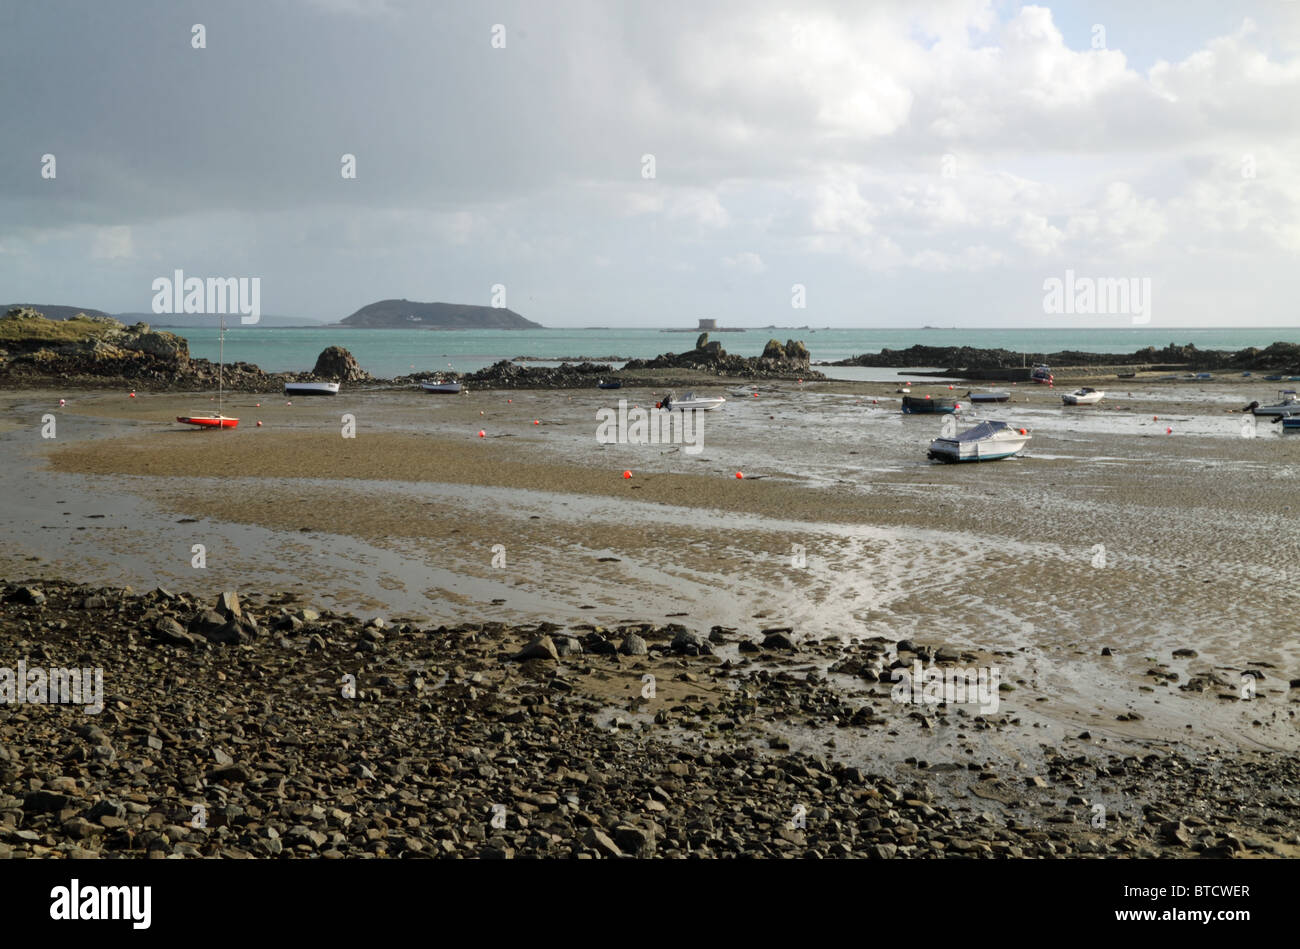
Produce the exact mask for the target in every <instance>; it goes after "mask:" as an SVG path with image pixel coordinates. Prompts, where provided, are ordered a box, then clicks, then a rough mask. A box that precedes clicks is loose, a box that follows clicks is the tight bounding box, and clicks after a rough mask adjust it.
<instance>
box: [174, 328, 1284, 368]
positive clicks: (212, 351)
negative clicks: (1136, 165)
mask: <svg viewBox="0 0 1300 949" xmlns="http://www.w3.org/2000/svg"><path fill="white" fill-rule="evenodd" d="M172 332H178V333H179V334H180V335H182V336H184V337H185V338H186V339H187V340H189V344H190V352H191V353H192V354H193V355H195V356H199V357H203V358H206V359H212V360H215V359H216V358H217V349H218V347H217V339H218V332H217V329H216V328H215V327H213V328H212V329H207V328H205V329H202V330H194V329H186V330H172ZM695 336H696V333H695V331H691V332H689V333H665V332H662V331H660V330H653V329H545V330H454V331H438V330H406V329H394V330H367V329H341V328H321V329H315V328H313V329H271V328H260V327H256V326H253V327H243V326H236V327H227V329H226V345H225V349H226V361H227V362H251V363H255V364H256V365H258V366H261V367H262V368H263V369H266V370H268V371H271V372H281V371H291V372H303V371H307V370H310V369H311V368H312V367H313V366H314V365H315V363H316V357H317V356H318V355H319V354H320V351H321V350H322V349H324V348H325V347H327V346H342V347H344V348H345V349H347V350H348V351H349V352H351V353H352V355H354V356H355V357H356V358H357V361H358V362H359V363H361V366H362V368H364V369H366V370H367V371H368V372H370V373H371V374H372V375H375V376H378V377H380V378H392V377H393V376H399V375H404V374H406V373H409V372H412V371H436V370H447V369H450V370H454V371H456V372H473V371H474V370H476V369H481V368H483V367H484V366H488V365H491V364H492V363H494V362H496V361H498V360H500V359H513V358H514V357H516V356H538V357H543V358H547V359H552V360H560V359H567V358H573V357H580V356H592V357H604V356H620V357H625V358H630V359H646V358H650V357H652V356H657V355H659V354H660V353H665V352H683V351H685V350H689V349H691V348H692V347H693V346H694V345H695ZM773 337H776V338H777V339H779V340H781V342H783V343H784V342H785V341H786V340H787V339H801V340H803V341H804V343H805V345H807V347H808V350H809V352H810V353H811V354H812V358H813V361H814V362H816V361H818V360H833V359H844V358H846V357H848V356H855V355H858V354H860V353H874V352H879V351H880V350H881V349H884V348H889V349H906V348H907V347H908V346H912V345H914V344H917V343H920V344H923V345H927V346H975V347H978V348H981V349H996V348H1001V349H1010V350H1019V351H1021V352H1024V353H1026V354H1027V356H1028V358H1029V359H1030V360H1031V361H1032V360H1033V358H1034V356H1035V354H1038V353H1049V352H1058V351H1061V350H1079V351H1082V352H1103V353H1105V352H1114V353H1128V352H1133V351H1134V350H1137V349H1141V348H1143V347H1145V346H1155V347H1156V348H1157V349H1159V348H1161V347H1163V346H1165V345H1167V344H1169V343H1177V344H1179V345H1183V344H1186V343H1193V344H1195V345H1196V346H1197V347H1198V348H1200V349H1228V350H1236V349H1244V348H1246V347H1247V346H1267V345H1268V344H1269V343H1272V342H1275V341H1277V340H1286V341H1295V340H1300V330H1292V329H1289V328H1282V327H1263V328H1233V327H1224V328H1206V327H1197V328H1190V329H1171V328H1169V327H1161V328H1158V329H1153V328H1151V327H1131V328H1121V329H930V330H922V329H815V330H806V329H800V330H795V329H778V330H769V329H755V330H746V331H744V332H739V333H715V334H713V336H712V338H713V339H716V340H718V341H719V342H721V343H722V346H723V348H724V349H726V350H727V351H728V352H730V353H736V354H737V355H740V356H757V355H758V354H759V353H761V352H762V351H763V347H764V345H766V344H767V341H768V340H769V339H771V338H773Z"/></svg>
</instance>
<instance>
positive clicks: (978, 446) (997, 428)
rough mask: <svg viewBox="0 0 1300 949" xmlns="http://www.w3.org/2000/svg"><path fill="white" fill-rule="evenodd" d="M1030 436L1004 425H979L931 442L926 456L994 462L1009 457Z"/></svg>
mask: <svg viewBox="0 0 1300 949" xmlns="http://www.w3.org/2000/svg"><path fill="white" fill-rule="evenodd" d="M1032 437H1033V436H1032V435H1030V434H1029V431H1028V430H1027V429H1023V428H1012V427H1011V426H1010V425H1009V424H1007V423H1006V422H995V421H988V422H980V423H979V424H978V425H976V426H975V427H974V428H968V429H966V431H964V432H962V433H961V434H960V435H956V436H954V437H952V438H936V439H935V440H934V441H932V442H930V451H929V454H928V455H927V457H929V458H931V459H932V460H934V461H943V462H949V463H952V462H960V461H997V460H998V459H1000V458H1010V457H1011V456H1012V455H1014V454H1016V453H1017V452H1019V451H1020V449H1022V448H1024V447H1025V443H1026V442H1028V441H1029V439H1030V438H1032Z"/></svg>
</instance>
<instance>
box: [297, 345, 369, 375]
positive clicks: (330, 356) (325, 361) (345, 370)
mask: <svg viewBox="0 0 1300 949" xmlns="http://www.w3.org/2000/svg"><path fill="white" fill-rule="evenodd" d="M311 374H312V375H313V376H315V377H316V378H318V379H327V380H330V381H332V382H359V381H362V380H364V379H369V378H370V373H368V372H366V371H365V370H364V369H362V368H361V365H360V364H359V363H358V362H357V360H356V357H354V356H353V355H352V354H351V353H350V352H348V351H347V350H346V349H344V348H343V347H342V346H330V347H328V348H326V349H324V350H322V351H321V354H320V355H319V356H317V357H316V367H315V368H314V369H312V371H311Z"/></svg>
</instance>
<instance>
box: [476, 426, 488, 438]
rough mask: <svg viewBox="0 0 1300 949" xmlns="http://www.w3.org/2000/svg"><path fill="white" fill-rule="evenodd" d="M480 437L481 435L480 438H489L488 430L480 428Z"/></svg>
mask: <svg viewBox="0 0 1300 949" xmlns="http://www.w3.org/2000/svg"><path fill="white" fill-rule="evenodd" d="M478 437H479V438H487V432H485V431H483V429H481V428H480V429H479V430H478Z"/></svg>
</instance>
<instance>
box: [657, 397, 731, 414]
mask: <svg viewBox="0 0 1300 949" xmlns="http://www.w3.org/2000/svg"><path fill="white" fill-rule="evenodd" d="M726 401H727V400H726V399H692V400H691V401H690V402H670V403H669V405H668V411H670V412H712V411H713V410H714V409H720V408H722V405H723V403H724V402H726Z"/></svg>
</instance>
